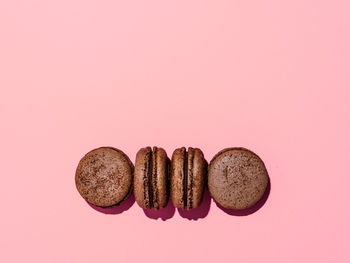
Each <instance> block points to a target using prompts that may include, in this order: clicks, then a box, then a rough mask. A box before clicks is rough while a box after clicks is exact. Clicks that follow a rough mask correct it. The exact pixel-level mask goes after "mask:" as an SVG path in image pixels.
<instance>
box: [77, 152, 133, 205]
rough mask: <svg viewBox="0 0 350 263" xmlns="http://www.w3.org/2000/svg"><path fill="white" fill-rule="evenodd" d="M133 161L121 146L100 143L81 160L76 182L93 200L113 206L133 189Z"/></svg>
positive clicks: (85, 197) (95, 202)
mask: <svg viewBox="0 0 350 263" xmlns="http://www.w3.org/2000/svg"><path fill="white" fill-rule="evenodd" d="M133 170H134V165H133V164H132V162H131V161H130V159H129V157H128V156H127V155H126V154H125V153H123V152H122V151H121V150H118V149H115V148H112V147H101V148H97V149H94V150H92V151H90V152H88V153H87V154H86V155H85V156H84V157H83V158H82V159H81V160H80V162H79V164H78V167H77V169H76V172H75V184H76V187H77V189H78V191H79V193H80V195H81V196H82V197H83V198H84V199H85V200H86V201H87V202H88V203H90V204H92V205H95V206H99V207H112V206H115V205H118V204H120V203H121V202H122V201H123V200H125V199H127V197H128V196H129V194H130V193H131V192H132V182H133Z"/></svg>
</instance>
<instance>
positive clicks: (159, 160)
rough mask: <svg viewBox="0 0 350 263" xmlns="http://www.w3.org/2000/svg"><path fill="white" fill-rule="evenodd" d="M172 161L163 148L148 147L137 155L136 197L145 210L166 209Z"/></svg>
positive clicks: (135, 174)
mask: <svg viewBox="0 0 350 263" xmlns="http://www.w3.org/2000/svg"><path fill="white" fill-rule="evenodd" d="M169 166H170V161H169V159H168V157H167V154H166V152H165V151H164V150H163V149H162V148H158V147H153V150H152V148H151V147H146V148H142V149H140V150H139V151H138V152H137V154H136V161H135V173H134V195H135V200H136V202H137V204H138V205H139V206H140V207H141V208H144V209H151V208H155V209H156V210H158V209H160V208H163V207H166V205H167V204H168V200H169Z"/></svg>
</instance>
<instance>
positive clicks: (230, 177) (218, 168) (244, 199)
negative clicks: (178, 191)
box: [208, 148, 268, 210]
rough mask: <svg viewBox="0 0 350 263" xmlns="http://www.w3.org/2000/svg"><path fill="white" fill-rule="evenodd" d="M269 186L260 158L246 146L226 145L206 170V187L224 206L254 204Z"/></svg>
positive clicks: (239, 207) (241, 206) (231, 207)
mask: <svg viewBox="0 0 350 263" xmlns="http://www.w3.org/2000/svg"><path fill="white" fill-rule="evenodd" d="M267 185H268V174H267V171H266V168H265V165H264V163H263V161H262V160H261V159H260V157H259V156H257V155H256V154H255V153H253V152H252V151H250V150H247V149H245V148H227V149H224V150H222V151H220V152H219V153H217V154H216V155H215V156H214V158H213V159H212V160H211V162H210V164H209V169H208V188H209V192H210V194H211V196H212V197H213V198H214V200H215V201H216V202H217V203H218V204H220V205H221V206H222V207H224V208H228V209H238V210H240V209H246V208H249V207H251V206H253V205H254V204H256V203H257V202H258V201H259V200H260V198H261V197H262V196H263V194H264V192H265V190H266V187H267Z"/></svg>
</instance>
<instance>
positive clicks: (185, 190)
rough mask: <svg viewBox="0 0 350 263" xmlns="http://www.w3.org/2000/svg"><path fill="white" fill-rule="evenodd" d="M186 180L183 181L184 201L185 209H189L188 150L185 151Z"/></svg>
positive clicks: (184, 168) (184, 169)
mask: <svg viewBox="0 0 350 263" xmlns="http://www.w3.org/2000/svg"><path fill="white" fill-rule="evenodd" d="M183 172H184V180H183V200H184V208H186V207H187V184H188V153H187V151H186V149H185V150H184V167H183Z"/></svg>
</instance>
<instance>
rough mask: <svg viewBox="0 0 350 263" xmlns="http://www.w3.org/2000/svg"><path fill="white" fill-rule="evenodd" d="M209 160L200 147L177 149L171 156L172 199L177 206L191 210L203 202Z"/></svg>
mask: <svg viewBox="0 0 350 263" xmlns="http://www.w3.org/2000/svg"><path fill="white" fill-rule="evenodd" d="M206 173H207V162H206V161H205V159H204V155H203V152H202V151H201V150H200V149H198V148H192V147H189V148H188V151H186V148H185V147H182V148H179V149H176V150H175V151H174V153H173V156H172V158H171V182H170V194H171V200H172V202H173V204H174V206H175V207H176V208H181V209H185V210H190V209H192V208H196V207H198V206H199V205H200V204H201V202H202V197H203V190H204V185H205V181H206Z"/></svg>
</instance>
